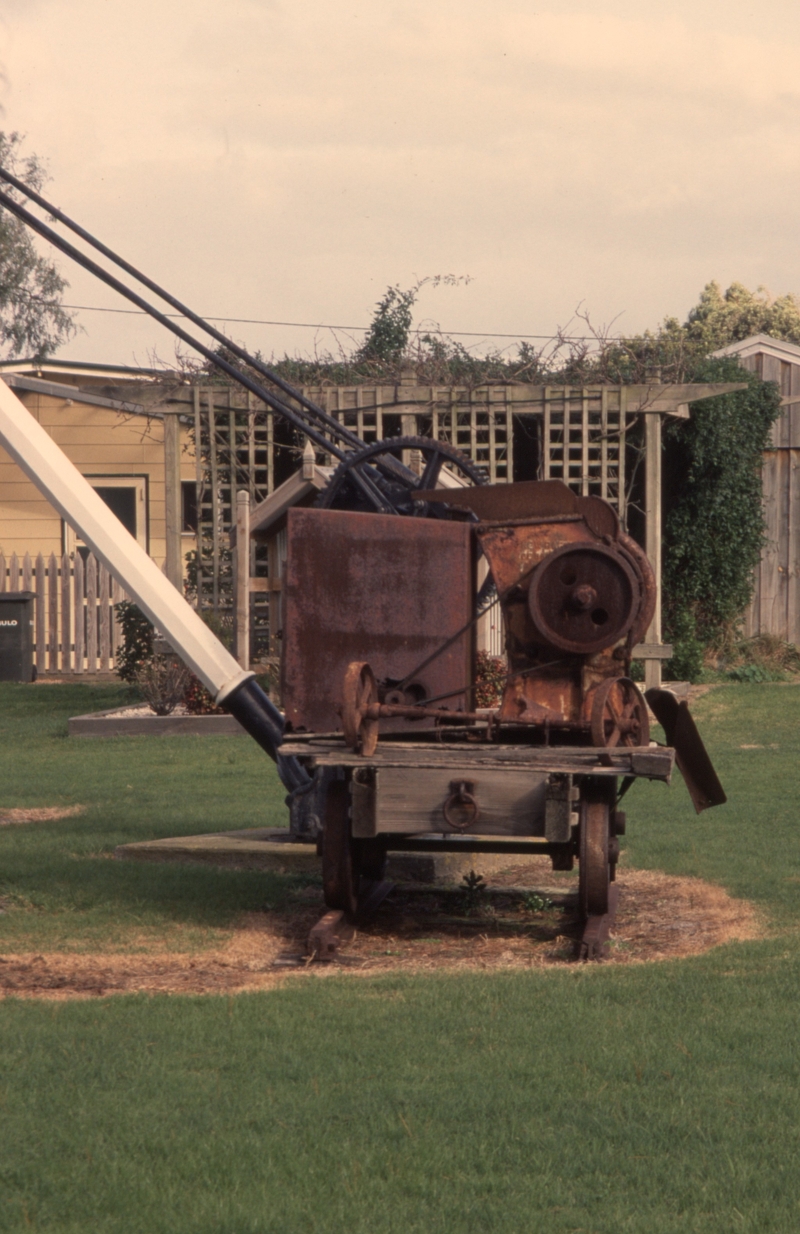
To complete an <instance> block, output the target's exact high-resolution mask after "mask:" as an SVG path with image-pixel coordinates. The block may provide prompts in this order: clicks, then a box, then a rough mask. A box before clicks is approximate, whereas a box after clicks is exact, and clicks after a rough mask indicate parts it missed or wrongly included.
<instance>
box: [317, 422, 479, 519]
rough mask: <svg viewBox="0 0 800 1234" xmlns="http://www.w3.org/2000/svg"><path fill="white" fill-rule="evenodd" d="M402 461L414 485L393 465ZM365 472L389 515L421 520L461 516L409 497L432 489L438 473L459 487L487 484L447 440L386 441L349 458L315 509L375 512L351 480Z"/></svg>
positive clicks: (441, 506)
mask: <svg viewBox="0 0 800 1234" xmlns="http://www.w3.org/2000/svg"><path fill="white" fill-rule="evenodd" d="M404 456H405V458H406V459H409V456H410V462H411V464H412V466H415V471H416V472H419V480H418V483H417V484H416V485H412V484H409V482H408V478H407V476H404V475H402V473H401V472H400V469H399V468H398V467H397V466H396V463H397V462H403V461H404ZM392 463H394V464H395V466H392ZM365 470H366V472H367V475H368V476H369V479H370V481H371V482H372V483H373V484H374V485H375V487H376V488H377V489H378V490H379V491H380V493H381V494H382V496H383V497H384V499H385V500H386V503H387V507H388V508H389V509H390V510H391V512H393V513H396V514H406V515H409V514H410V515H417V516H422V517H425V516H433V517H441V518H453V517H456V518H464V517H465V514H464V512H463V511H460V510H457V511H454V510H451V509H450V508H449V507H446V506H444V505H436V504H435V503H432V502H425V501H417V500H415V498H414V492H415V490H418V491H419V492H424V491H425V490H430V489H434V488H436V487H437V486H438V485H439V484H440V482H441V476H442V472H443V471H445V472H449V473H450V474H451V475H452V476H453V478H454V479H455V480H456V481H457V482H459V483H461V484H463V483H467V484H469V485H475V484H485V483H486V476H485V475H484V473H483V472H482V471H481V470H480V468H479V467H476V466H475V464H474V463H473V462H472V461H471V460H470V459H469V458H467V456H466V455H465V454H462V453H461V451H460V450H456V449H455V447H454V446H451V445H449V443H448V442H446V441H434V439H433V438H432V437H391V438H389V439H388V440H386V441H375V442H373V443H372V444H371V445H369V446H365V447H364V449H363V450H354V451H353V453H352V454H348V455H347V457H346V458H344V459H343V460H342V462H341V463H340V464H339V466H338V467H337V468H336V470H335V471H334V473H333V475H332V476H331V478H330V480H329V481H328V483H327V485H326V486H325V488H324V489H323V490H322V492H321V493H320V495H319V497H318V498H317V503H316V504H317V506H320V507H321V508H322V509H325V510H356V511H357V510H362V509H363V510H370V511H372V510H374V509H375V506H374V505H370V504H369V503H368V502H367V500H366V499H365V496H364V492H363V489H362V488H361V486H359V484H358V482H357V480H356V478H355V475H354V472H355V471H360V472H363V471H365ZM466 517H469V516H468V515H466Z"/></svg>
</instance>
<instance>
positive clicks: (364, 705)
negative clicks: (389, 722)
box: [341, 660, 379, 758]
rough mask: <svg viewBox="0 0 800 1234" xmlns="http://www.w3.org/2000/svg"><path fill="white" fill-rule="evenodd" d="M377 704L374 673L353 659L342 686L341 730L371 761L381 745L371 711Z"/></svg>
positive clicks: (368, 667)
mask: <svg viewBox="0 0 800 1234" xmlns="http://www.w3.org/2000/svg"><path fill="white" fill-rule="evenodd" d="M377 702H378V684H377V682H376V681H375V674H374V673H373V671H372V669H371V668H370V666H369V665H368V664H366V663H365V662H364V661H362V660H354V661H353V662H352V664H349V665H348V666H347V672H346V673H345V675H344V685H343V687H342V706H341V716H342V728H343V729H344V739H345V741H346V742H347V744H348V745H349V747H350V749H351V750H355V751H356V752H357V753H358V754H363V755H365V757H367V758H369V756H370V755H371V754H374V753H375V747H376V746H377V744H378V723H379V722H378V720H376V719H372V718H370V716H369V714H368V711H369V708H370V707H371V706H372V704H373V703H377Z"/></svg>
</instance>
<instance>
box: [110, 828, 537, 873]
mask: <svg viewBox="0 0 800 1234" xmlns="http://www.w3.org/2000/svg"><path fill="white" fill-rule="evenodd" d="M114 856H115V857H116V858H117V859H118V860H120V861H182V862H201V863H203V864H208V865H216V866H223V867H227V868H228V869H234V870H273V871H275V872H276V873H286V874H289V873H291V874H311V875H314V874H319V871H320V860H319V857H318V856H317V849H316V845H315V844H297V843H294V842H292V841H290V840H289V832H288V831H286V830H283V829H278V828H271V827H252V828H248V829H246V830H243V831H220V832H214V833H212V834H206V835H198V836H178V837H175V838H170V839H166V840H144V841H140V842H139V843H137V844H120V845H119V847H118V848H116V849H115V851H114ZM539 859H540V858H539V856H538V855H532V856H530V857H528V856H525V855H524V854H520V853H513V854H512V853H509V854H508V856H505V855H504V854H503V853H464V854H460V853H392V852H390V853H389V859H388V861H387V863H386V876H385V877H386V878H388V879H391V880H392V881H393V882H401V883H430V884H436V883H441V884H458V883H460V882H461V880H462V878H463V877H464V875H465V874H469V873H470V871H471V870H474V871H475V873H476V874H481V875H483V877H484V878H486V877H488V876H489V875H491V874H492V873H495V872H496V871H498V870H505V869H508V868H509V867H510V866H525V865H529V864H531V863H533V862H534V861H537V860H539Z"/></svg>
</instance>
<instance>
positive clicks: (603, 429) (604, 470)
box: [600, 389, 608, 500]
mask: <svg viewBox="0 0 800 1234" xmlns="http://www.w3.org/2000/svg"><path fill="white" fill-rule="evenodd" d="M600 496H601V497H603V498H605V499H606V500H608V390H605V389H603V390H601V391H600Z"/></svg>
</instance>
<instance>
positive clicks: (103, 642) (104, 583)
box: [97, 565, 111, 672]
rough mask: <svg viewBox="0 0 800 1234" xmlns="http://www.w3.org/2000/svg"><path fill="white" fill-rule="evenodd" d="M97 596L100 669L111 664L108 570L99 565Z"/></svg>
mask: <svg viewBox="0 0 800 1234" xmlns="http://www.w3.org/2000/svg"><path fill="white" fill-rule="evenodd" d="M97 596H98V601H99V608H100V670H101V672H102V671H105V670H106V669H108V668H110V666H111V622H110V617H111V614H110V612H109V608H108V605H109V601H110V599H111V597H110V595H109V587H108V570H107V569H106V568H105V566H104V565H100V567H99V568H98V572H97Z"/></svg>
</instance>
